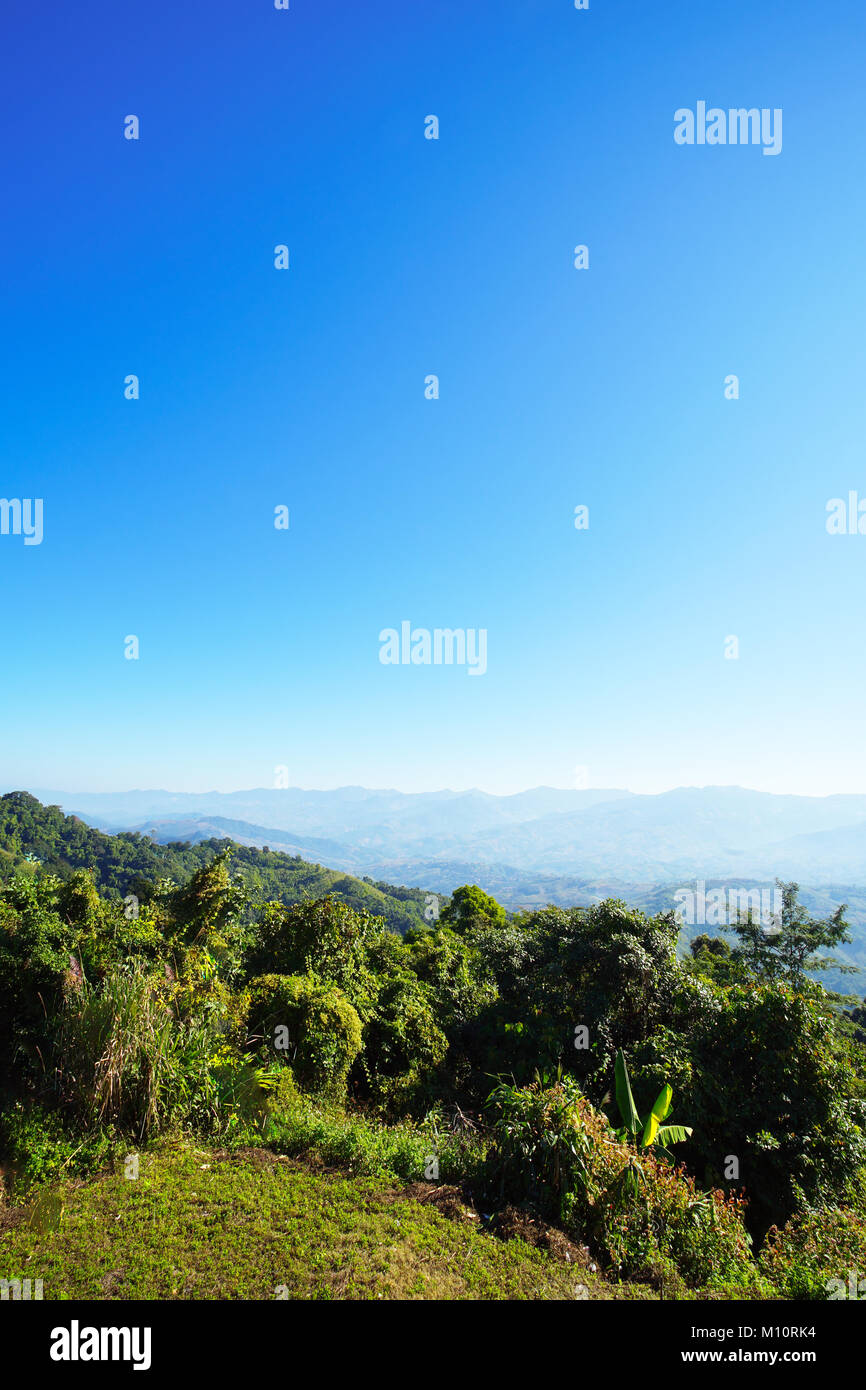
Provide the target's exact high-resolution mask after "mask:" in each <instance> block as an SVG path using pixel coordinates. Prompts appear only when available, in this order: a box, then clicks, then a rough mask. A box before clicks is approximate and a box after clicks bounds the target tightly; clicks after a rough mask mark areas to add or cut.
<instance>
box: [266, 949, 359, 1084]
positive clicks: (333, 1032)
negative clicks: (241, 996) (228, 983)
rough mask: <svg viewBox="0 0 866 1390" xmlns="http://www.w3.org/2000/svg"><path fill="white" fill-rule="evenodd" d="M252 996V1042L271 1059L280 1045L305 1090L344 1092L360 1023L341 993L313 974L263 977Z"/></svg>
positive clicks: (281, 1052)
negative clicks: (282, 1032) (279, 1030)
mask: <svg viewBox="0 0 866 1390" xmlns="http://www.w3.org/2000/svg"><path fill="white" fill-rule="evenodd" d="M249 995H250V1009H249V1016H248V1023H249V1030H250V1040H251V1041H253V1042H255V1043H258V1044H259V1047H260V1050H261V1051H263V1052H265V1053H266V1054H267V1055H268V1056H269V1057H270V1058H273V1057H274V1055H275V1049H277V1051H276V1055H277V1057H278V1058H284V1059H285V1061H286V1062H287V1063H288V1064H289V1065H290V1066H291V1068H292V1073H293V1075H294V1077H295V1079H296V1080H297V1082H298V1085H299V1086H301V1087H302V1088H303V1089H304V1090H307V1091H326V1092H328V1093H329V1094H331V1095H335V1096H336V1095H341V1094H343V1093H344V1092H345V1089H346V1077H347V1075H348V1072H349V1068H350V1066H351V1065H352V1063H353V1062H354V1060H355V1058H356V1057H357V1055H358V1053H359V1052H360V1050H361V1021H360V1019H359V1018H358V1015H357V1013H356V1012H355V1010H354V1009H353V1008H352V1005H351V1004H350V1003H349V1001H348V999H347V998H346V996H345V995H344V994H343V992H342V991H341V990H339V989H337V987H336V986H335V985H329V984H325V983H323V982H322V981H321V980H319V979H318V978H317V977H316V976H315V975H260V976H259V977H258V978H257V979H255V980H253V981H251V983H250V987H249ZM278 1029H284V1030H285V1033H284V1034H283V1035H281V1034H279V1033H278V1031H277V1030H278ZM281 1043H283V1044H284V1046H283V1047H280V1046H279V1044H281Z"/></svg>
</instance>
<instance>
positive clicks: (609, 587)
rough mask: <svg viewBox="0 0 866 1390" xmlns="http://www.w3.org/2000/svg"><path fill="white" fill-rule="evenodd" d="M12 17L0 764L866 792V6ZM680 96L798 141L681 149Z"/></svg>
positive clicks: (156, 3)
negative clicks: (384, 647)
mask: <svg viewBox="0 0 866 1390" xmlns="http://www.w3.org/2000/svg"><path fill="white" fill-rule="evenodd" d="M4 28H5V32H4V42H3V44H2V56H0V66H2V88H3V92H4V103H3V105H4V138H3V140H2V143H0V176H2V187H3V191H4V217H3V219H2V223H0V251H2V263H3V267H4V275H3V277H2V278H3V288H2V296H0V307H2V321H3V325H4V333H3V349H2V358H3V361H2V373H0V390H2V397H3V406H2V412H0V431H2V451H0V459H2V467H0V496H2V497H5V498H21V499H24V498H34V499H35V498H42V499H43V501H44V538H43V541H42V544H41V545H38V546H36V545H34V546H25V545H24V544H23V539H22V537H20V536H15V535H0V582H2V592H3V598H4V605H3V606H4V613H5V619H6V622H5V632H4V641H3V661H2V681H0V782H2V784H3V785H4V786H7V787H13V786H34V787H40V786H42V787H45V786H50V787H54V788H64V789H68V790H84V789H87V790H104V789H123V788H127V787H132V786H139V787H143V786H150V787H156V786H166V787H171V788H173V789H176V790H203V789H208V788H218V789H222V790H228V789H231V788H236V787H249V786H269V785H271V784H272V781H273V776H274V768H275V767H277V766H286V767H288V769H289V776H290V780H291V782H292V784H294V785H300V786H308V787H332V786H338V785H342V784H346V783H362V784H364V785H367V786H378V787H382V786H395V787H399V788H401V789H403V790H408V791H412V790H427V789H433V788H438V787H444V786H450V787H455V788H461V787H471V786H480V787H483V788H485V789H487V790H489V791H495V792H509V791H515V790H518V789H520V788H523V787H527V786H533V785H537V784H539V783H548V784H551V785H556V786H570V785H573V784H574V776H575V772H574V770H575V768H576V767H582V768H585V769H586V775H587V777H588V781H589V784H590V785H592V786H625V787H629V788H631V789H632V790H635V791H650V792H652V791H661V790H664V789H666V788H668V787H671V786H676V785H682V784H697V785H703V784H719V783H725V784H727V783H739V784H741V785H746V786H751V787H757V788H761V789H764V790H768V791H778V792H802V793H811V794H827V793H831V792H839V791H864V790H866V741H864V739H863V737H862V732H863V722H864V701H866V695H864V691H866V658H864V648H866V632H864V626H866V625H864V622H863V618H862V611H863V594H864V578H863V576H864V566H866V536H859V535H857V536H830V535H828V534H827V531H826V528H825V518H826V504H827V502H828V500H829V499H831V498H834V497H847V495H848V492H849V491H850V490H852V489H853V490H858V489H859V491H860V494H861V495H862V496H863V497H866V462H864V438H866V429H864V426H866V391H864V382H866V334H864V330H863V325H864V322H866V294H864V274H863V266H864V256H866V251H864V242H863V232H862V228H863V226H864V224H866V216H864V214H866V208H864V202H866V194H864V183H863V177H862V173H863V167H864V161H863V155H864V143H866V141H864V131H863V120H864V117H863V104H862V74H863V70H864V61H866V19H864V15H863V11H862V6H860V5H858V4H856V3H854V0H844V2H842V0H829V3H823V4H821V5H818V4H815V3H806V0H762V2H761V3H758V2H757V0H734V2H733V3H729V4H726V5H721V4H719V5H715V6H707V5H695V3H694V0H666V2H665V3H663V4H662V3H658V4H652V3H637V0H625V3H613V0H591V4H590V9H589V10H588V11H586V12H578V11H575V10H574V8H573V5H572V4H571V3H570V0H472V3H467V0H462V2H459V0H437V3H436V4H429V5H428V4H421V3H417V4H409V3H397V0H367V3H365V4H363V5H360V4H354V3H350V0H291V9H290V11H289V12H277V11H275V10H274V9H273V5H272V3H271V0H244V3H243V4H241V3H240V2H239V0H237V3H228V0H189V3H185V4H183V5H177V4H176V3H174V0H172V3H169V0H146V2H145V3H143V4H141V5H139V6H137V7H133V8H129V7H124V6H120V7H118V6H117V5H116V4H108V3H102V2H101V0H93V3H90V4H88V5H87V6H71V5H64V4H60V3H52V4H48V5H43V6H39V7H33V6H32V5H31V4H25V3H22V2H21V0H7V5H6V6H5V8H4ZM699 100H706V101H707V102H708V103H709V104H710V105H717V106H719V107H721V108H729V107H740V106H744V107H752V106H754V107H758V108H764V107H769V108H781V109H782V110H783V112H784V127H783V129H784V143H783V150H782V153H781V154H780V155H779V156H778V157H776V158H767V157H764V156H763V155H762V151H761V150H760V149H759V148H755V147H733V146H728V147H719V148H710V147H706V146H705V147H697V146H695V147H680V146H678V145H676V144H675V143H674V140H673V130H674V112H675V111H676V110H677V109H678V108H681V107H691V108H694V107H695V106H696V103H697V102H698V101H699ZM128 114H136V115H138V116H139V118H140V122H141V138H140V139H139V140H138V141H128V140H126V139H124V136H123V123H124V118H125V117H126V116H127V115H128ZM430 114H435V115H437V116H438V118H439V121H440V138H439V139H438V141H433V140H427V139H425V138H424V122H425V117H427V116H428V115H430ZM283 243H285V244H287V245H288V246H289V248H290V268H289V270H288V271H278V270H276V269H275V268H274V247H275V246H276V245H278V244H283ZM579 243H580V244H586V245H588V246H589V248H590V267H589V269H588V270H587V271H577V270H575V269H574V266H573V248H574V246H575V245H576V244H579ZM131 373H135V374H137V375H138V376H139V378H140V382H141V388H140V390H141V395H140V399H139V400H137V401H129V400H126V399H125V398H124V380H125V378H126V377H127V375H128V374H131ZM731 373H736V374H737V375H738V376H739V378H740V399H739V400H736V401H730V400H726V399H725V394H724V383H725V378H726V377H727V376H728V375H729V374H731ZM429 374H436V375H438V376H439V378H440V398H439V399H438V400H427V399H425V395H424V383H425V378H426V377H427V376H428V375H429ZM280 504H284V505H286V506H288V507H289V509H290V517H291V523H290V527H289V529H288V531H278V530H276V529H275V528H274V525H273V516H274V508H275V506H277V505H280ZM578 504H585V505H587V506H589V508H590V526H589V529H588V530H587V531H582V532H578V531H576V530H575V528H574V524H573V518H574V508H575V506H576V505H578ZM404 620H409V621H410V622H411V623H412V625H413V627H418V628H427V629H430V630H432V629H435V628H437V627H443V628H464V629H482V628H483V629H486V631H487V634H488V638H487V641H488V669H487V672H486V674H485V675H484V676H483V677H480V678H477V679H473V678H470V677H469V675H468V672H467V670H466V668H465V667H463V668H461V667H459V666H453V667H445V666H441V667H436V666H411V665H410V666H396V667H391V666H384V665H382V664H381V662H380V661H379V649H380V642H379V634H380V631H382V630H383V629H385V628H391V627H393V628H398V627H399V626H400V623H401V622H402V621H404ZM130 634H135V635H136V636H137V637H138V638H139V643H140V656H139V659H138V660H137V661H133V660H126V659H125V657H124V639H125V637H127V636H128V635H130ZM729 635H736V636H737V637H738V638H739V642H740V656H739V659H738V660H726V659H725V656H724V645H725V639H726V637H728V636H729Z"/></svg>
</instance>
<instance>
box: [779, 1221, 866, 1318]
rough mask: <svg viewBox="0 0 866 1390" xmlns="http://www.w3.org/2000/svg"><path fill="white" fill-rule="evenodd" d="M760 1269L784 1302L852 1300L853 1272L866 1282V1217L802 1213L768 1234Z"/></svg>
mask: <svg viewBox="0 0 866 1390" xmlns="http://www.w3.org/2000/svg"><path fill="white" fill-rule="evenodd" d="M759 1264H760V1268H761V1270H762V1272H763V1273H764V1274H765V1275H766V1277H767V1278H768V1279H769V1280H770V1282H771V1283H772V1284H773V1285H774V1286H775V1288H776V1289H777V1290H778V1292H779V1293H780V1295H781V1296H782V1297H783V1298H798V1299H826V1298H836V1299H838V1298H847V1297H849V1296H850V1293H849V1286H848V1285H849V1278H850V1275H851V1273H852V1272H853V1273H854V1276H855V1279H856V1281H857V1282H858V1283H859V1280H860V1279H866V1215H864V1214H863V1212H862V1211H859V1212H858V1211H853V1210H851V1209H850V1208H846V1207H834V1208H830V1209H827V1208H824V1209H816V1210H814V1211H806V1212H801V1213H800V1214H799V1215H797V1216H794V1217H792V1218H791V1220H790V1221H789V1222H788V1223H787V1225H785V1226H783V1227H781V1228H780V1227H778V1226H773V1227H772V1228H771V1230H770V1231H768V1233H767V1239H766V1241H765V1243H764V1248H763V1250H762V1251H761V1256H760V1261H759ZM834 1280H835V1281H840V1282H841V1288H840V1286H839V1284H838V1283H837V1284H835V1285H834V1283H833V1281H834ZM864 1293H866V1286H864ZM860 1296H862V1295H859V1294H858V1297H860Z"/></svg>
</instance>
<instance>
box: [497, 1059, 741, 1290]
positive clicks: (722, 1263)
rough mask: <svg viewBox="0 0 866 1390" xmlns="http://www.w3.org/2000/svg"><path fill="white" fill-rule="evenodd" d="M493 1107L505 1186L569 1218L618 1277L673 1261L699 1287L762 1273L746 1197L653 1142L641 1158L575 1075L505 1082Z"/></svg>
mask: <svg viewBox="0 0 866 1390" xmlns="http://www.w3.org/2000/svg"><path fill="white" fill-rule="evenodd" d="M490 1112H491V1120H492V1130H493V1138H494V1143H493V1148H492V1150H491V1153H490V1156H489V1160H488V1166H489V1172H490V1176H491V1179H492V1180H493V1181H496V1180H498V1182H499V1184H500V1193H501V1195H502V1196H503V1197H504V1196H506V1195H507V1196H509V1197H510V1198H511V1200H516V1201H519V1200H526V1199H528V1200H530V1201H532V1202H533V1203H535V1204H537V1205H538V1207H539V1209H540V1210H542V1211H543V1212H545V1213H547V1214H548V1215H550V1216H553V1217H555V1218H556V1219H558V1220H560V1221H561V1222H562V1223H563V1224H564V1226H565V1227H566V1229H567V1230H568V1231H569V1232H570V1233H571V1234H573V1235H574V1236H575V1238H577V1239H581V1240H587V1241H589V1242H590V1243H591V1245H592V1246H593V1248H595V1249H596V1250H597V1251H598V1253H599V1255H600V1256H601V1257H602V1258H604V1259H605V1260H606V1262H607V1263H608V1264H609V1266H610V1268H611V1269H612V1271H613V1272H614V1273H615V1274H616V1275H617V1276H618V1277H621V1278H628V1277H637V1278H641V1277H648V1276H652V1274H653V1272H654V1271H657V1270H659V1269H661V1270H667V1271H668V1272H669V1271H670V1269H671V1267H673V1268H675V1270H676V1271H677V1273H678V1275H679V1277H680V1278H681V1279H683V1280H684V1281H685V1282H686V1283H687V1284H689V1285H691V1286H699V1285H708V1286H712V1285H713V1284H718V1285H723V1284H724V1285H727V1284H730V1283H732V1282H739V1283H750V1282H751V1281H753V1279H754V1277H755V1269H754V1266H753V1264H752V1261H751V1258H750V1249H749V1247H750V1240H749V1236H748V1234H747V1232H746V1229H745V1225H744V1224H743V1204H742V1202H741V1201H739V1200H738V1199H737V1198H734V1197H725V1195H724V1194H723V1193H721V1192H719V1191H715V1190H711V1191H709V1192H701V1191H700V1190H699V1189H698V1187H697V1186H696V1184H695V1183H694V1180H693V1179H692V1178H690V1177H689V1176H688V1175H687V1174H685V1173H684V1172H683V1171H680V1170H677V1169H674V1168H672V1167H671V1166H670V1165H669V1164H668V1163H666V1162H664V1161H663V1160H661V1161H660V1160H659V1159H656V1158H655V1157H654V1155H653V1154H652V1153H651V1152H650V1151H648V1150H642V1151H641V1155H640V1159H639V1160H638V1159H636V1157H635V1155H634V1153H633V1151H632V1150H631V1149H630V1148H629V1147H628V1146H627V1145H625V1144H622V1143H620V1142H619V1141H618V1140H617V1139H616V1136H615V1135H614V1134H613V1132H612V1131H611V1129H610V1126H609V1124H608V1122H607V1120H606V1119H605V1118H604V1116H603V1115H600V1114H599V1113H598V1112H597V1111H595V1110H594V1108H593V1107H592V1106H591V1105H590V1103H589V1102H588V1101H587V1100H586V1098H585V1097H584V1096H582V1095H581V1093H580V1090H579V1088H578V1086H577V1084H576V1082H575V1081H574V1080H573V1079H572V1078H567V1077H564V1078H562V1079H561V1080H560V1081H558V1082H557V1083H556V1084H555V1085H553V1086H550V1087H545V1086H543V1085H542V1084H539V1083H533V1084H532V1085H530V1086H527V1087H523V1088H517V1087H510V1086H507V1085H504V1084H502V1085H500V1086H499V1087H498V1088H497V1089H496V1090H495V1091H494V1092H493V1094H492V1095H491V1097H490Z"/></svg>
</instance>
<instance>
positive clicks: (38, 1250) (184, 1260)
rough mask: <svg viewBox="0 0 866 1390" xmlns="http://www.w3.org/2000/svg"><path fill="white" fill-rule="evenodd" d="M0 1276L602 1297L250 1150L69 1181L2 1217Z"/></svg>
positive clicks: (422, 1209) (110, 1292)
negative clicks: (133, 1176)
mask: <svg viewBox="0 0 866 1390" xmlns="http://www.w3.org/2000/svg"><path fill="white" fill-rule="evenodd" d="M0 1224H2V1230H0V1277H2V1278H7V1279H15V1278H21V1279H24V1278H30V1279H42V1280H43V1284H44V1297H45V1298H46V1299H157V1300H167V1299H268V1300H273V1299H278V1298H285V1297H287V1298H290V1299H485V1300H486V1299H563V1300H574V1299H575V1298H580V1297H581V1296H582V1295H581V1290H580V1286H581V1285H583V1286H584V1287H585V1288H586V1290H587V1293H588V1296H589V1297H590V1298H599V1297H602V1298H613V1297H617V1298H622V1297H652V1296H653V1295H652V1294H651V1292H650V1291H649V1290H646V1289H640V1288H636V1287H632V1288H629V1289H625V1288H616V1287H614V1286H610V1285H607V1284H605V1283H604V1282H603V1281H602V1280H601V1279H600V1278H598V1277H597V1276H593V1275H591V1274H588V1273H587V1272H586V1271H585V1270H578V1269H576V1268H575V1267H574V1265H573V1264H572V1265H569V1264H566V1263H563V1262H561V1261H558V1260H556V1259H554V1258H553V1257H552V1256H551V1255H550V1254H548V1253H547V1252H546V1251H543V1250H539V1249H537V1248H534V1247H532V1246H530V1245H527V1244H526V1243H524V1241H522V1240H519V1239H516V1240H515V1239H512V1240H499V1239H497V1238H496V1237H495V1236H493V1235H491V1234H488V1233H487V1232H486V1231H483V1230H480V1229H478V1226H477V1223H476V1222H473V1221H472V1219H471V1218H470V1217H469V1215H468V1214H467V1216H466V1218H465V1219H463V1220H459V1219H454V1218H452V1217H448V1216H445V1215H443V1214H442V1213H441V1212H440V1211H438V1210H437V1209H436V1208H435V1207H434V1206H433V1205H431V1204H428V1203H426V1202H420V1201H418V1200H416V1199H415V1198H413V1197H411V1196H409V1195H408V1194H406V1193H403V1192H401V1191H400V1190H399V1189H394V1188H389V1187H383V1185H382V1183H381V1181H380V1180H377V1179H375V1178H370V1177H356V1176H347V1175H343V1174H339V1173H334V1172H330V1171H316V1170H315V1169H314V1168H312V1167H310V1166H307V1165H305V1164H303V1163H301V1162H298V1161H296V1160H293V1159H290V1158H287V1157H285V1156H279V1155H277V1154H274V1153H272V1152H269V1151H266V1150H261V1149H252V1150H240V1151H235V1152H230V1151H226V1150H213V1149H205V1148H197V1147H192V1146H189V1145H188V1144H185V1143H179V1142H178V1143H174V1144H169V1143H164V1144H162V1145H161V1146H160V1147H158V1148H155V1149H153V1150H150V1151H148V1152H145V1153H142V1154H141V1156H140V1167H139V1176H138V1177H137V1178H136V1179H128V1178H126V1177H125V1176H124V1175H123V1171H122V1169H121V1170H120V1171H119V1172H118V1173H116V1174H108V1175H104V1176H102V1177H100V1178H96V1179H92V1180H90V1181H84V1182H70V1183H67V1184H64V1185H62V1186H58V1187H57V1188H54V1189H52V1190H51V1197H50V1200H48V1199H47V1198H46V1196H45V1194H43V1195H42V1197H41V1198H40V1200H39V1201H38V1202H37V1203H35V1204H32V1205H30V1206H28V1207H23V1208H18V1209H13V1210H10V1209H7V1211H6V1212H5V1215H4V1216H3V1218H2V1222H0Z"/></svg>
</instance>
